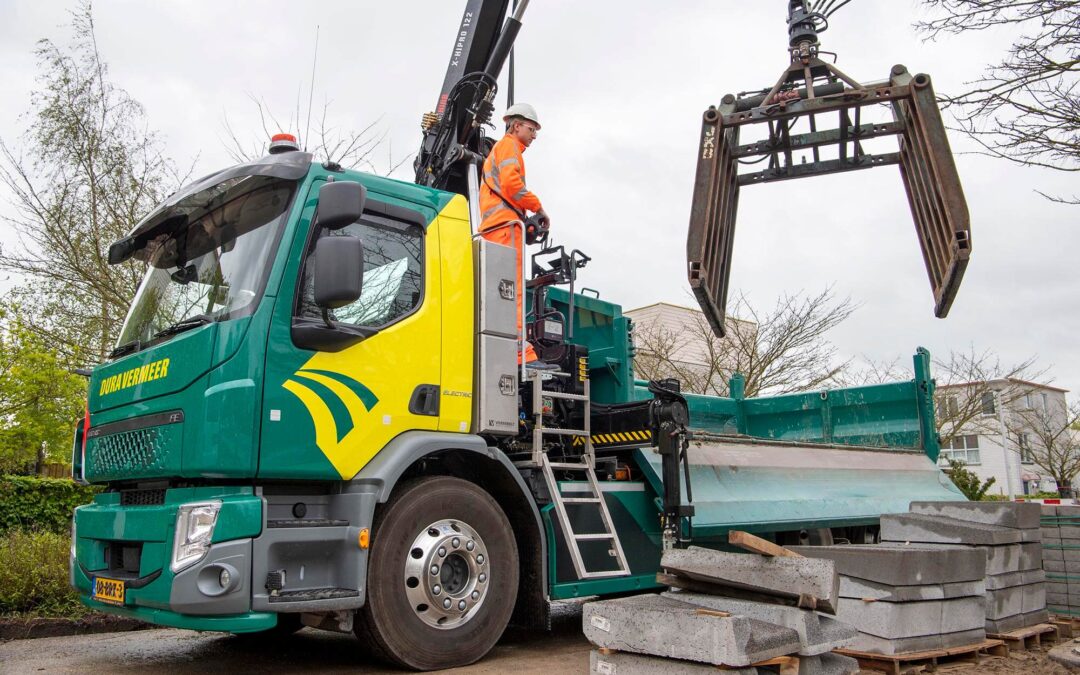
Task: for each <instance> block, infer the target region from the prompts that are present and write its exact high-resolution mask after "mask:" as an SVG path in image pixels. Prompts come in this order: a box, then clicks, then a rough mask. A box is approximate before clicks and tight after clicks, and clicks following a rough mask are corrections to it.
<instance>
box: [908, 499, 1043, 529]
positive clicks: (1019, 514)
mask: <svg viewBox="0 0 1080 675" xmlns="http://www.w3.org/2000/svg"><path fill="white" fill-rule="evenodd" d="M909 511H910V512H911V513H919V514H924V515H928V516H936V517H938V518H951V519H953V520H964V521H967V522H970V523H982V524H984V525H998V526H1001V527H1011V528H1014V529H1028V528H1037V527H1039V519H1040V518H1041V517H1042V505H1041V504H1033V503H1027V502H911V506H910V508H909Z"/></svg>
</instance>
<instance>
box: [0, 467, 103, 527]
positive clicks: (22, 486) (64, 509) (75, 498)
mask: <svg viewBox="0 0 1080 675" xmlns="http://www.w3.org/2000/svg"><path fill="white" fill-rule="evenodd" d="M97 491H98V488H95V487H91V486H86V485H79V484H78V483H76V482H74V481H71V480H64V479H59V478H34V477H32V476H0V533H3V532H7V531H9V530H13V529H23V530H29V531H32V532H56V533H61V534H64V535H66V534H67V533H68V531H69V529H70V527H71V514H72V512H73V511H74V510H75V507H76V506H81V505H82V504H89V503H90V502H91V501H93V499H94V493H96V492H97Z"/></svg>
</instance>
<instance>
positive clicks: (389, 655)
mask: <svg viewBox="0 0 1080 675" xmlns="http://www.w3.org/2000/svg"><path fill="white" fill-rule="evenodd" d="M455 543H456V544H457V546H456V548H455ZM433 568H435V569H437V573H436V574H432V571H433ZM517 590H518V553H517V544H516V543H515V541H514V533H513V530H512V529H511V527H510V522H509V521H508V520H507V518H506V515H505V514H504V513H503V511H502V509H500V508H499V505H498V504H497V503H496V502H495V500H494V499H492V497H491V495H489V494H488V493H487V492H485V491H484V490H482V489H481V488H480V487H478V486H477V485H475V484H473V483H470V482H468V481H464V480H461V479H459V478H452V477H449V476H434V477H424V478H419V479H416V480H412V481H409V482H408V483H405V484H403V485H401V486H399V487H398V488H397V489H395V491H394V494H393V495H391V497H390V500H389V501H388V502H387V504H386V506H385V507H384V508H382V509H381V510H380V511H379V513H378V514H376V517H375V522H374V524H373V526H372V535H371V552H370V554H369V557H368V573H367V600H366V602H365V604H364V606H363V608H361V609H360V610H359V611H358V612H357V613H356V621H355V626H354V632H355V633H356V636H357V638H359V639H360V640H362V641H364V642H365V643H367V645H368V646H369V647H370V648H371V650H372V652H373V653H374V654H375V656H377V657H379V658H381V659H383V660H385V661H388V662H390V663H393V664H395V665H398V666H402V667H405V668H411V669H414V670H437V669H442V668H454V667H458V666H465V665H468V664H470V663H473V662H475V661H477V660H479V659H480V658H482V657H483V656H484V655H485V654H487V653H488V651H490V650H491V648H492V647H493V646H495V643H496V642H497V641H498V639H499V637H501V636H502V633H503V630H505V628H506V625H507V624H508V623H509V621H510V615H511V613H512V612H513V609H514V602H515V599H516V598H517ZM447 600H450V606H449V609H447V608H446V606H445V603H446V601H447ZM459 607H464V608H465V610H464V611H459V610H458V608H459Z"/></svg>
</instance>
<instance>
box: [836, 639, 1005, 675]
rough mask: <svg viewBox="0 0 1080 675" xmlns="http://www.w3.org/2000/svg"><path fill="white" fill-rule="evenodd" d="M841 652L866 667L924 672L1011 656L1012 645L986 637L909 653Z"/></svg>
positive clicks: (897, 672)
mask: <svg viewBox="0 0 1080 675" xmlns="http://www.w3.org/2000/svg"><path fill="white" fill-rule="evenodd" d="M833 651H834V652H836V653H837V654H843V655H844V656H850V657H851V658H853V659H855V660H857V661H858V662H859V667H860V668H862V669H864V670H879V671H883V672H886V673H892V674H893V675H904V674H908V673H923V672H931V671H935V670H938V669H939V668H942V667H945V669H946V670H951V668H948V666H950V665H954V664H955V665H961V664H962V665H965V666H970V665H977V664H978V663H979V662H980V659H982V658H983V657H984V656H1008V655H1009V648H1008V647H1006V646H1005V643H1004V642H1002V641H1001V640H984V641H982V642H977V643H975V644H970V645H962V646H960V647H949V648H948V649H931V650H927V651H922V652H907V653H905V654H875V653H872V652H860V651H856V650H854V649H834V650H833Z"/></svg>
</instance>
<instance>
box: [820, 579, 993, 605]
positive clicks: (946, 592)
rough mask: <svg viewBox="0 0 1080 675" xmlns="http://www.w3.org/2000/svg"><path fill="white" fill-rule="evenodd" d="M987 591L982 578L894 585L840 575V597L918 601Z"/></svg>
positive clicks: (975, 594) (965, 595) (971, 594)
mask: <svg viewBox="0 0 1080 675" xmlns="http://www.w3.org/2000/svg"><path fill="white" fill-rule="evenodd" d="M985 593H986V584H985V583H984V582H983V581H982V580H979V581H956V582H953V583H948V584H925V585H922V586H892V585H890V584H879V583H877V582H874V581H867V580H865V579H857V578H855V577H848V576H844V575H840V597H842V598H856V599H860V600H861V599H863V598H867V599H870V600H877V601H878V602H918V601H922V600H951V599H953V598H967V597H971V596H982V595H983V594H985Z"/></svg>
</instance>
